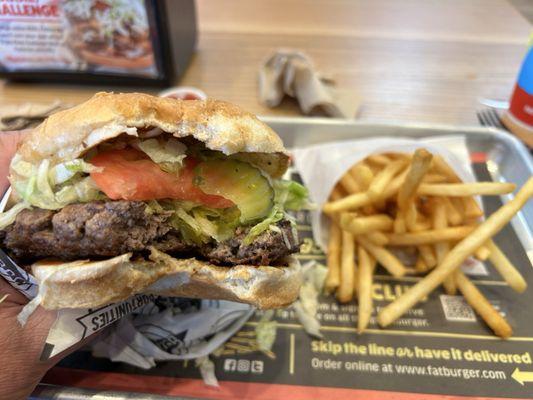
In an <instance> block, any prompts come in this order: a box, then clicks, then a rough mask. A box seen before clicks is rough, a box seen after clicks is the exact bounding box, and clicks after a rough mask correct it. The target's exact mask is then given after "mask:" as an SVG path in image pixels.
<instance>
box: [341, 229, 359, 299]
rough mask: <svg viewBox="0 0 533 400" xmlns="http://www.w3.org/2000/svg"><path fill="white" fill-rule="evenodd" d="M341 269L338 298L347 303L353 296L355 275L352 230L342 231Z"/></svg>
mask: <svg viewBox="0 0 533 400" xmlns="http://www.w3.org/2000/svg"><path fill="white" fill-rule="evenodd" d="M341 239H342V248H341V271H340V282H339V287H338V288H337V300H339V301H340V302H341V303H347V302H349V301H350V300H352V298H353V280H354V275H355V262H354V256H355V242H354V239H353V235H352V234H351V233H350V232H346V231H342V234H341Z"/></svg>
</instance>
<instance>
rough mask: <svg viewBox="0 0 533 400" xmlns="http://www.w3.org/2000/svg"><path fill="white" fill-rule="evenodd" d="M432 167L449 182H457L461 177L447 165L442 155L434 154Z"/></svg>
mask: <svg viewBox="0 0 533 400" xmlns="http://www.w3.org/2000/svg"><path fill="white" fill-rule="evenodd" d="M432 166H433V168H434V169H435V170H436V171H437V172H438V173H439V174H441V175H444V176H445V177H446V180H447V181H448V182H451V183H459V182H461V179H459V177H458V176H457V174H456V173H455V171H454V170H453V169H452V168H451V167H450V166H449V165H448V163H447V162H446V161H444V158H442V156H439V155H436V156H435V157H433V163H432Z"/></svg>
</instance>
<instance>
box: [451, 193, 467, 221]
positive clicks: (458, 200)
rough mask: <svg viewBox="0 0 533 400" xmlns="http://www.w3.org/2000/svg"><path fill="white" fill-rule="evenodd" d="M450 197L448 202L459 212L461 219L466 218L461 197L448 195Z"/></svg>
mask: <svg viewBox="0 0 533 400" xmlns="http://www.w3.org/2000/svg"><path fill="white" fill-rule="evenodd" d="M448 198H449V199H450V202H451V203H452V204H453V208H455V209H456V210H457V212H458V213H459V214H461V219H462V220H463V221H464V220H465V219H466V215H465V207H464V204H463V200H462V199H463V198H462V197H448Z"/></svg>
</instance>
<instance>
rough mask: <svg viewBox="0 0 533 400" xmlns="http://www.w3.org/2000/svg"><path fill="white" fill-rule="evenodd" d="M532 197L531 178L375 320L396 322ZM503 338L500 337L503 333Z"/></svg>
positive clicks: (387, 323) (386, 323)
mask: <svg viewBox="0 0 533 400" xmlns="http://www.w3.org/2000/svg"><path fill="white" fill-rule="evenodd" d="M531 196H533V178H529V180H528V181H527V182H526V184H525V185H524V186H523V187H522V188H521V189H520V191H519V192H518V193H517V194H516V196H515V197H514V199H512V200H511V201H509V202H508V203H507V204H505V205H503V206H502V207H501V208H500V209H499V210H497V211H496V212H494V213H493V214H492V215H491V216H490V217H489V218H487V219H486V220H485V221H484V222H482V223H481V224H480V225H479V226H478V227H477V228H476V229H475V230H474V231H473V232H472V234H471V235H469V236H467V237H466V238H464V239H463V240H462V241H461V242H459V243H458V244H457V245H456V246H455V247H454V248H453V249H452V250H450V252H449V253H448V254H447V255H446V257H444V260H442V262H441V263H440V264H439V265H438V266H437V268H435V269H434V270H433V271H432V272H430V273H429V274H428V275H427V276H426V277H425V278H424V279H422V280H421V281H419V282H418V283H417V284H416V285H414V286H413V287H411V288H410V289H409V290H407V291H406V292H405V293H404V294H403V295H402V296H401V297H400V298H398V299H397V300H395V301H394V302H392V303H391V304H389V305H388V306H386V307H385V308H383V309H382V310H381V312H380V313H379V314H378V323H379V324H380V325H381V326H383V327H385V326H387V325H390V324H391V323H393V322H394V321H396V320H397V319H398V318H399V317H400V316H401V315H403V314H404V313H405V312H406V311H407V310H408V309H409V308H411V307H412V306H413V305H415V304H416V303H418V302H419V301H420V300H421V299H422V298H424V297H425V296H427V295H428V294H429V293H430V292H431V291H432V290H434V289H435V288H436V287H437V286H438V285H440V284H441V283H442V282H443V281H444V279H446V278H447V277H448V276H449V275H450V274H452V273H453V272H454V271H455V270H456V269H457V268H458V267H459V266H460V265H461V264H462V263H463V262H464V261H465V260H466V258H468V257H469V256H470V255H472V254H473V253H474V252H475V251H476V249H477V248H478V247H480V246H481V245H483V243H485V242H486V241H487V240H489V239H490V238H491V237H492V236H494V235H495V234H496V233H498V232H499V231H500V230H501V229H502V228H503V226H504V225H505V224H506V223H508V222H509V221H510V220H511V218H513V216H514V215H515V214H516V213H517V212H518V211H519V210H520V209H521V208H522V207H523V206H524V204H525V203H526V202H527V201H528V200H529V199H530V198H531ZM498 332H499V331H497V332H496V333H498ZM502 337H503V336H502Z"/></svg>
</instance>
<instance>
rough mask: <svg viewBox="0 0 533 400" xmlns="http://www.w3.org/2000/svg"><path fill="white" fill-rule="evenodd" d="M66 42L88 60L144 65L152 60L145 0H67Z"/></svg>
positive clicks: (130, 66)
mask: <svg viewBox="0 0 533 400" xmlns="http://www.w3.org/2000/svg"><path fill="white" fill-rule="evenodd" d="M63 11H64V13H65V17H66V21H67V30H66V42H67V44H68V45H69V47H70V48H71V49H72V50H73V51H74V53H75V54H76V55H77V56H78V57H79V58H81V59H82V60H84V61H86V62H87V63H89V64H93V65H98V66H105V67H111V68H128V69H145V68H149V67H151V66H152V65H153V64H154V57H153V50H152V43H151V41H150V34H149V29H148V22H147V16H146V10H145V6H144V2H143V1H142V0H141V1H139V0H135V1H126V0H96V1H93V0H91V1H87V0H66V1H65V2H63Z"/></svg>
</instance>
